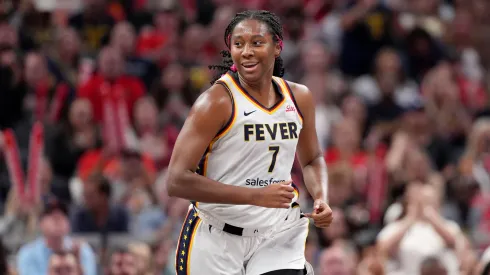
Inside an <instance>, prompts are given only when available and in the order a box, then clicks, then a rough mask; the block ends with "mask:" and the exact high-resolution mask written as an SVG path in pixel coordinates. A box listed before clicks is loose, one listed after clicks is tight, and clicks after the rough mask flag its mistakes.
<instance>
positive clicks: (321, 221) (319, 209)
mask: <svg viewBox="0 0 490 275" xmlns="http://www.w3.org/2000/svg"><path fill="white" fill-rule="evenodd" d="M305 216H306V217H308V218H312V219H313V222H314V223H315V226H316V227H320V228H325V227H328V226H329V225H330V224H331V223H332V220H333V214H332V209H330V206H328V204H327V203H326V202H324V201H323V200H315V202H314V204H313V212H312V213H309V214H305Z"/></svg>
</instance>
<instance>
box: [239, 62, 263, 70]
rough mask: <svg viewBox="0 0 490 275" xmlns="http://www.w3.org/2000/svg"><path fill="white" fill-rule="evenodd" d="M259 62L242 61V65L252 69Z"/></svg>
mask: <svg viewBox="0 0 490 275" xmlns="http://www.w3.org/2000/svg"><path fill="white" fill-rule="evenodd" d="M257 64H259V63H243V64H242V66H243V67H244V68H246V69H253V68H255V67H256V66H257Z"/></svg>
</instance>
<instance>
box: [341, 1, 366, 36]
mask: <svg viewBox="0 0 490 275" xmlns="http://www.w3.org/2000/svg"><path fill="white" fill-rule="evenodd" d="M369 10H370V9H369V8H367V7H365V6H364V5H363V4H357V5H355V6H354V7H352V8H351V9H350V10H348V11H347V12H346V13H345V14H344V15H343V16H342V19H341V26H342V29H343V30H349V29H351V28H352V27H353V26H354V25H355V24H356V23H357V22H358V21H359V20H360V19H361V18H363V17H364V16H366V14H367V13H368V12H369Z"/></svg>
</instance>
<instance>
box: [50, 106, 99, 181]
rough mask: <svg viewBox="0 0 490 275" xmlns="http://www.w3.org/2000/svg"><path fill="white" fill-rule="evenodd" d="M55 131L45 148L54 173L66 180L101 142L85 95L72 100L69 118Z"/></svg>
mask: <svg viewBox="0 0 490 275" xmlns="http://www.w3.org/2000/svg"><path fill="white" fill-rule="evenodd" d="M53 132H54V133H52V135H50V138H49V139H48V141H47V148H46V149H47V150H46V151H47V154H48V156H49V159H50V161H51V163H52V165H53V170H54V173H55V174H56V175H58V176H60V177H62V178H64V179H69V178H70V177H71V176H72V175H73V174H74V172H75V170H76V166H77V163H78V160H79V159H80V157H81V156H82V155H83V153H85V152H86V151H88V150H90V149H95V148H97V147H99V146H101V143H102V141H101V136H100V133H99V131H98V129H97V127H96V125H95V122H94V118H93V109H92V104H91V103H90V101H89V100H88V99H85V98H79V99H76V100H75V101H73V102H72V104H71V106H70V110H69V114H68V120H67V121H66V122H63V123H61V124H59V125H58V127H57V128H56V129H55V130H54V131H53ZM59 152H64V154H59Z"/></svg>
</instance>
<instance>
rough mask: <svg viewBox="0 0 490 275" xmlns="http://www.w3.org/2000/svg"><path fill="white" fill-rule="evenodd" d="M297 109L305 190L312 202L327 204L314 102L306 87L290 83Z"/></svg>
mask: <svg viewBox="0 0 490 275" xmlns="http://www.w3.org/2000/svg"><path fill="white" fill-rule="evenodd" d="M290 86H291V90H292V91H293V93H294V97H295V99H296V103H297V104H298V108H299V109H300V111H301V113H302V114H303V129H302V130H301V133H300V135H299V141H298V149H297V150H298V159H299V162H300V164H301V166H302V168H303V177H304V181H305V185H306V188H307V189H308V192H309V193H310V195H311V196H312V198H313V199H314V200H318V199H321V200H323V201H325V202H327V191H328V177H327V165H326V163H325V159H324V158H323V153H322V150H321V149H320V145H319V144H318V137H317V134H316V127H315V102H314V99H313V95H312V94H311V91H310V90H308V88H307V87H306V86H303V85H299V84H294V83H290Z"/></svg>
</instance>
